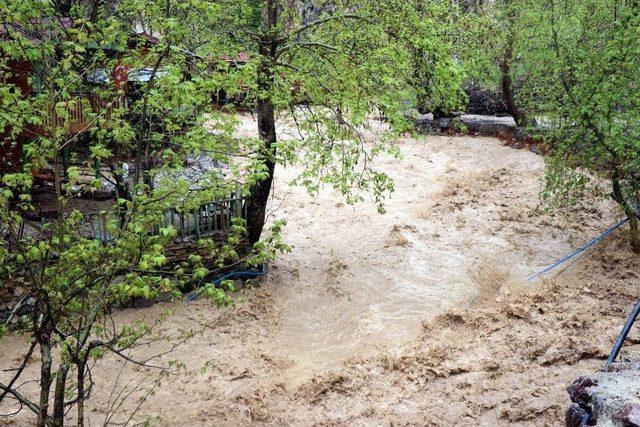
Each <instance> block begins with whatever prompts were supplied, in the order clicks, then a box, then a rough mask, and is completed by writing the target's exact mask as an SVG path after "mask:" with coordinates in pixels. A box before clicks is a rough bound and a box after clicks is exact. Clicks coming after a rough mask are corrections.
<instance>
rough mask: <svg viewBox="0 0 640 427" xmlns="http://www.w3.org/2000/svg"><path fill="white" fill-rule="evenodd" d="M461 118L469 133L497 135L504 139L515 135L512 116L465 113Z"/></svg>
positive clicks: (514, 123) (514, 124)
mask: <svg viewBox="0 0 640 427" xmlns="http://www.w3.org/2000/svg"><path fill="white" fill-rule="evenodd" d="M461 119H462V123H464V125H465V126H466V127H467V129H468V130H469V132H471V133H477V134H478V135H483V136H499V137H501V138H505V139H513V138H514V137H515V132H516V122H515V120H513V117H497V116H480V115H475V114H465V115H464V116H462V117H461Z"/></svg>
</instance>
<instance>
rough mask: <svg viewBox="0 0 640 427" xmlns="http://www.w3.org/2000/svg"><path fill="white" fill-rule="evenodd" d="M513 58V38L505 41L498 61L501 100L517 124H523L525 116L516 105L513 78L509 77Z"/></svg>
mask: <svg viewBox="0 0 640 427" xmlns="http://www.w3.org/2000/svg"><path fill="white" fill-rule="evenodd" d="M512 60H513V40H510V41H509V42H508V43H507V46H506V49H505V52H504V57H503V58H502V61H501V62H500V74H501V75H502V78H501V84H500V85H501V89H502V101H503V102H504V105H505V107H506V108H507V111H508V112H509V114H511V116H512V117H513V120H515V122H516V124H517V125H518V126H523V125H524V124H525V117H524V114H523V112H522V111H520V110H519V109H518V106H517V105H516V95H515V88H514V87H513V79H512V78H511V61H512Z"/></svg>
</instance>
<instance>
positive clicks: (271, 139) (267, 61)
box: [247, 0, 278, 244]
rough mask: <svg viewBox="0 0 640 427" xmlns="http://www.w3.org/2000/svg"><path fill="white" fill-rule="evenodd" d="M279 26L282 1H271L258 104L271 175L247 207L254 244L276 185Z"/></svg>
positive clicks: (262, 49)
mask: <svg viewBox="0 0 640 427" xmlns="http://www.w3.org/2000/svg"><path fill="white" fill-rule="evenodd" d="M277 24H278V2H277V1H276V0H268V1H267V2H266V5H265V6H263V11H262V37H261V40H260V57H261V64H260V66H259V67H258V90H259V93H260V96H259V98H258V101H257V106H256V107H257V115H258V133H259V135H260V141H261V142H262V146H261V147H260V150H259V151H260V154H261V155H262V156H263V158H264V162H265V165H266V167H267V173H268V176H267V178H265V179H264V180H262V181H260V182H259V183H257V184H256V185H255V186H254V187H253V188H252V189H251V195H250V197H249V201H248V206H247V231H248V238H249V242H250V243H252V244H253V243H255V242H257V241H258V240H260V236H261V235H262V229H263V228H264V223H265V219H266V212H267V202H268V200H269V194H270V192H271V185H272V184H273V173H274V171H275V165H276V163H275V155H276V143H277V138H276V117H275V115H276V112H275V106H274V105H273V98H272V97H273V93H272V92H273V79H274V76H273V64H274V63H275V62H276V51H277V49H278V37H277V35H276V34H274V30H275V29H276V26H277Z"/></svg>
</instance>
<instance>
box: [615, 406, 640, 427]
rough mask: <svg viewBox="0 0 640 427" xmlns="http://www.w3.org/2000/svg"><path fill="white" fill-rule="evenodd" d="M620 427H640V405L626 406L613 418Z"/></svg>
mask: <svg viewBox="0 0 640 427" xmlns="http://www.w3.org/2000/svg"><path fill="white" fill-rule="evenodd" d="M611 418H612V419H613V421H614V423H615V424H616V425H617V426H620V427H640V405H638V404H629V403H628V404H626V405H624V406H622V408H620V409H618V411H617V412H615V413H614V414H613V416H612V417H611Z"/></svg>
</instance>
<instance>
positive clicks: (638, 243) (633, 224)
mask: <svg viewBox="0 0 640 427" xmlns="http://www.w3.org/2000/svg"><path fill="white" fill-rule="evenodd" d="M629 237H630V239H631V248H632V249H633V252H634V253H636V254H640V232H639V231H638V217H637V216H636V214H635V212H634V213H633V214H632V215H631V217H630V218H629Z"/></svg>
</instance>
